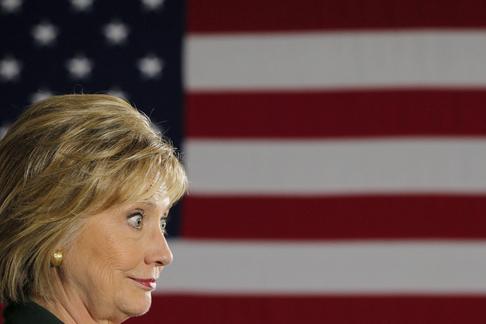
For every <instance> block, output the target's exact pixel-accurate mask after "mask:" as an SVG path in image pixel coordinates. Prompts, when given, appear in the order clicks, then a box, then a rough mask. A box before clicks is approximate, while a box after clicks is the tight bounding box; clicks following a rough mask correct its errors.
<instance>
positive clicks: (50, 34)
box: [32, 22, 57, 46]
mask: <svg viewBox="0 0 486 324" xmlns="http://www.w3.org/2000/svg"><path fill="white" fill-rule="evenodd" d="M32 36H33V37H34V40H35V42H36V43H37V44H39V45H41V46H47V45H50V44H52V43H53V42H54V41H55V40H56V37H57V27H56V26H54V25H53V24H51V23H49V22H42V23H40V24H38V25H36V26H34V28H32Z"/></svg>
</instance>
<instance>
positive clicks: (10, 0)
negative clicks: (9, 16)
mask: <svg viewBox="0 0 486 324" xmlns="http://www.w3.org/2000/svg"><path fill="white" fill-rule="evenodd" d="M21 6H22V0H2V1H1V2H0V7H2V11H4V12H6V13H14V12H17V11H19V10H20V7H21Z"/></svg>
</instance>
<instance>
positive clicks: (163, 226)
mask: <svg viewBox="0 0 486 324" xmlns="http://www.w3.org/2000/svg"><path fill="white" fill-rule="evenodd" d="M166 227H167V219H165V218H162V219H161V220H160V228H161V229H162V232H164V233H165V228H166Z"/></svg>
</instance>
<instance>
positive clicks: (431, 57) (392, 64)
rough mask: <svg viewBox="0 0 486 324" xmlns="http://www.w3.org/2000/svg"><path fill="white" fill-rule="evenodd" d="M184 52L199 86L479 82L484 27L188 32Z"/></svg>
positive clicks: (485, 57) (485, 59)
mask: <svg viewBox="0 0 486 324" xmlns="http://www.w3.org/2000/svg"><path fill="white" fill-rule="evenodd" d="M185 53H186V58H185V67H186V71H185V80H186V86H187V87H188V88H189V90H198V91H204V90H225V89H226V90H231V89H264V88H266V89H303V88H323V87H325V88H349V87H352V88H355V87H358V88H359V87H397V86H481V87H483V86H486V30H479V31H446V32H444V31H408V32H353V33H349V32H348V33H344V32H342V33H318V32H315V33H285V34H283V33H276V34H249V35H245V34H244V35H236V34H231V35H216V36H200V35H194V36H189V37H188V38H187V40H186V51H185ZM229 108H230V107H229Z"/></svg>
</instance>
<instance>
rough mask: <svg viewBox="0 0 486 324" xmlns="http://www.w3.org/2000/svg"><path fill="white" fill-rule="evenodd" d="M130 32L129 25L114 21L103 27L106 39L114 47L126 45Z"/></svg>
mask: <svg viewBox="0 0 486 324" xmlns="http://www.w3.org/2000/svg"><path fill="white" fill-rule="evenodd" d="M128 32H129V30H128V27H127V25H125V24H123V23H121V22H119V21H112V22H111V23H109V24H107V25H105V26H104V27H103V34H105V37H106V39H107V40H108V42H109V43H110V44H112V45H119V44H122V43H125V41H126V40H127V37H128Z"/></svg>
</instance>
